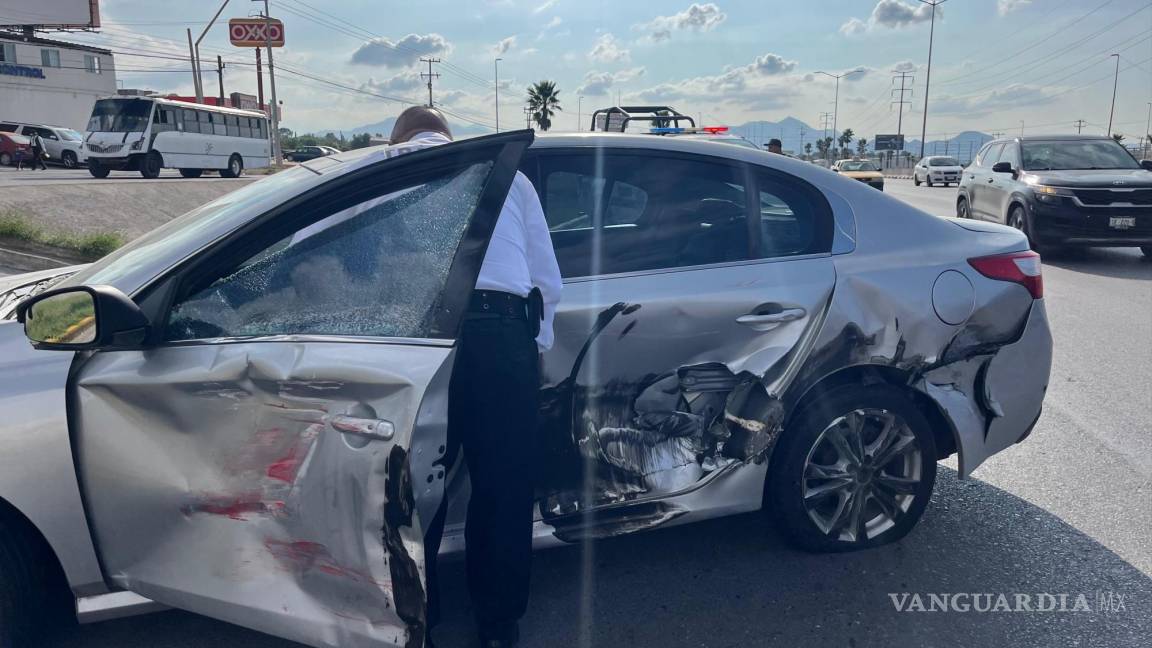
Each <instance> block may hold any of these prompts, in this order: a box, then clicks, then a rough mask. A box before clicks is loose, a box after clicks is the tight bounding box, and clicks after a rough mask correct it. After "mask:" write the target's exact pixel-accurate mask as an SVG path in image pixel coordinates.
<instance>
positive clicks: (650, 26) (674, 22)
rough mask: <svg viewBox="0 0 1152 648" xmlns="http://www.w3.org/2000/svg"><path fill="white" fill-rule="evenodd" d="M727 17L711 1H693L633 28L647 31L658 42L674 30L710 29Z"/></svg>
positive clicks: (649, 37)
mask: <svg viewBox="0 0 1152 648" xmlns="http://www.w3.org/2000/svg"><path fill="white" fill-rule="evenodd" d="M727 18H728V15H727V14H725V13H724V12H723V11H721V10H720V7H718V6H716V5H715V4H713V3H711V2H709V3H706V4H697V3H695V2H693V3H692V4H691V5H690V6H689V7H688V8H687V9H685V10H684V11H681V12H679V13H676V14H672V15H671V16H656V18H654V19H652V20H651V21H650V22H646V23H642V24H639V25H634V26H633V29H635V30H638V31H642V32H645V33H647V35H648V39H649V40H651V41H653V42H660V41H665V40H668V39H670V38H672V32H674V31H682V30H691V31H710V30H712V29H715V28H716V26H717V25H719V24H720V23H722V22H724V20H725V19H727Z"/></svg>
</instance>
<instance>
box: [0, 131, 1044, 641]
mask: <svg viewBox="0 0 1152 648" xmlns="http://www.w3.org/2000/svg"><path fill="white" fill-rule="evenodd" d="M517 169H519V170H521V171H523V172H524V173H525V174H527V175H528V176H529V177H530V178H531V179H532V181H533V182H534V184H535V186H536V188H537V190H538V191H539V193H540V196H541V200H542V202H543V204H544V208H545V212H546V215H547V219H548V223H549V226H550V229H551V230H552V237H553V242H554V245H555V248H556V252H557V256H558V259H559V262H560V265H561V269H562V271H563V274H564V276H565V287H564V298H563V301H562V303H561V306H560V310H559V312H558V314H557V317H556V324H555V331H556V344H555V346H554V348H553V349H552V350H551V351H550V352H549V353H547V354H546V355H545V357H544V359H543V362H544V384H543V386H542V388H541V401H540V402H541V410H540V431H539V437H538V439H539V444H538V455H539V461H538V471H537V475H536V483H537V504H538V506H537V512H536V515H537V521H536V527H535V528H536V531H535V533H536V541H537V545H538V546H548V545H564V544H569V543H576V542H584V541H587V540H589V539H595V538H604V537H610V536H616V535H621V534H627V533H633V532H637V531H642V530H646V529H652V528H657V527H663V526H669V525H675V524H683V523H687V522H694V521H698V520H703V519H706V518H711V517H716V516H723V515H730V514H734V513H740V512H745V511H753V510H758V509H761V508H765V509H767V510H768V511H770V513H771V515H772V517H773V519H775V520H776V521H777V522H778V524H779V526H780V527H781V528H782V529H783V531H784V532H785V534H786V535H787V536H788V537H789V538H790V539H791V540H792V541H793V542H795V543H796V544H797V545H799V546H800V547H803V548H806V549H809V550H815V551H845V550H852V549H859V548H864V547H871V546H876V545H880V544H883V543H887V542H892V541H894V540H897V539H899V538H901V537H903V536H905V535H906V534H907V533H908V532H909V531H910V530H911V529H912V528H913V527H914V526H915V524H916V522H917V520H918V519H919V518H920V515H921V513H922V512H923V511H924V507H925V506H926V505H927V504H928V500H929V498H930V495H931V492H932V487H933V482H934V480H935V476H936V462H937V461H938V460H939V459H942V458H944V457H948V456H950V455H953V454H955V455H957V457H958V462H959V471H960V473H961V475H962V476H968V475H969V474H970V473H971V472H972V471H973V470H974V469H975V468H976V467H977V466H979V465H980V463H981V462H983V461H984V460H985V459H987V458H988V457H989V456H991V455H992V454H994V453H996V452H999V451H1000V450H1003V449H1005V448H1007V447H1009V446H1011V445H1012V444H1014V443H1017V442H1019V441H1021V440H1022V439H1023V438H1024V437H1026V436H1027V435H1028V433H1029V432H1030V431H1031V429H1032V427H1033V425H1034V424H1035V422H1036V420H1037V418H1038V417H1039V415H1040V410H1041V405H1042V401H1043V397H1044V392H1045V389H1046V386H1047V382H1048V376H1049V368H1050V362H1051V344H1052V342H1051V336H1050V334H1049V331H1048V323H1047V317H1046V314H1045V310H1044V301H1043V287H1042V282H1041V276H1040V263H1039V257H1037V256H1036V255H1035V254H1034V253H1033V252H1031V251H1029V249H1028V243H1027V241H1026V239H1025V238H1024V236H1023V235H1022V234H1020V233H1019V232H1017V231H1015V230H1012V229H1009V228H1006V227H1000V226H996V225H991V224H982V223H972V222H968V221H951V220H945V219H940V218H936V217H932V216H929V215H926V214H924V213H922V212H920V211H918V210H916V209H913V208H911V207H909V206H907V205H905V204H903V203H901V202H899V201H897V200H895V199H892V198H891V197H889V196H885V195H884V194H881V193H879V192H875V191H873V190H871V189H870V188H868V187H866V186H863V185H861V183H859V182H855V181H852V180H849V179H845V178H842V177H839V176H837V175H836V174H833V173H830V172H828V171H825V170H822V169H818V168H816V167H814V166H812V165H808V164H805V163H802V162H799V161H796V160H792V159H789V158H786V157H784V156H777V155H771V154H768V153H764V152H760V151H756V150H751V149H744V148H741V147H727V146H716V145H714V144H712V143H709V142H700V141H692V140H685V139H671V138H659V137H650V136H630V135H610V134H595V135H592V134H585V135H549V136H542V137H539V138H535V139H534V137H533V135H532V133H531V132H529V131H522V132H515V133H506V134H502V135H495V136H490V137H482V138H477V139H472V140H467V141H463V142H458V143H455V144H450V145H445V146H443V147H439V148H435V149H429V150H425V151H420V152H416V153H411V154H409V155H405V156H402V157H395V156H394V155H393V154H392V151H391V150H390V149H387V148H377V149H368V150H363V151H358V152H351V153H345V154H341V155H338V156H331V157H326V158H322V159H318V160H315V161H312V162H308V163H306V164H303V165H301V166H299V167H297V168H295V169H292V170H289V171H284V172H281V173H278V174H276V175H274V176H271V177H270V178H268V179H266V180H263V181H261V182H258V183H255V184H252V185H250V186H248V187H246V188H243V189H241V190H239V191H237V192H235V193H232V194H229V195H227V196H225V197H223V198H221V199H219V200H217V201H215V202H213V203H209V204H208V205H205V206H204V207H201V208H199V209H197V210H195V211H193V212H191V213H189V214H187V215H186V216H184V217H181V218H179V219H177V220H175V221H173V222H171V223H170V224H168V225H166V226H164V227H162V228H160V229H159V230H157V231H155V232H153V233H151V234H149V235H147V236H145V237H143V238H142V239H140V240H138V241H136V242H134V243H132V244H130V245H128V246H127V247H125V248H123V249H121V250H120V251H118V252H116V253H115V254H113V255H111V256H109V257H107V258H106V259H104V260H101V261H99V262H97V263H95V264H93V265H91V266H89V267H86V268H83V269H80V270H79V271H77V272H75V274H72V275H71V276H69V277H67V278H64V279H63V280H57V282H56V283H52V281H53V280H52V279H51V278H50V277H45V276H37V277H35V278H34V281H25V282H20V281H19V280H18V281H16V282H15V283H17V284H19V285H20V287H19V290H22V291H24V292H22V293H20V294H21V297H26V299H24V301H23V302H22V303H21V304H20V305H19V307H18V309H17V310H18V314H19V318H20V320H21V321H22V322H23V323H24V330H21V328H20V327H19V326H17V325H16V324H15V323H13V322H6V323H0V351H2V354H0V362H2V363H3V371H2V372H0V417H2V418H0V420H3V421H4V426H3V428H2V429H0V444H3V448H4V451H3V452H0V498H3V501H2V502H0V519H2V520H3V522H4V524H3V525H0V544H3V545H4V547H18V548H20V549H19V551H15V550H13V551H7V552H3V551H0V559H6V558H5V557H8V556H16V557H18V559H21V560H26V561H32V563H33V564H35V567H36V569H35V570H20V569H12V568H11V566H6V565H0V578H5V579H7V580H3V581H0V590H2V591H0V598H3V595H4V594H6V593H9V594H11V593H13V592H15V593H16V594H18V595H23V596H24V597H25V598H23V599H21V598H20V597H19V596H17V598H16V600H26V601H32V602H35V603H36V604H38V605H41V609H37V608H34V607H32V605H33V604H32V603H28V604H27V607H26V608H24V609H23V611H24V612H27V613H28V615H29V618H37V617H38V616H39V615H42V614H44V613H45V611H46V610H51V609H53V608H52V605H51V602H53V601H57V602H58V601H60V600H61V598H62V597H60V596H59V593H58V592H56V591H53V590H52V586H53V585H54V584H59V586H60V587H63V588H70V594H71V599H72V600H77V601H78V602H79V608H80V611H81V617H82V618H86V619H96V618H105V617H107V616H108V615H111V614H116V613H118V612H120V611H123V610H125V609H128V608H131V609H141V607H142V606H146V605H147V604H148V603H149V602H150V601H152V602H157V603H160V604H164V605H168V606H173V607H178V608H183V609H187V610H191V611H193V612H197V613H200V614H204V615H207V616H211V617H215V618H219V619H223V620H226V621H230V622H233V623H237V624H240V625H244V626H248V627H251V628H255V629H258V630H262V631H264V632H268V633H271V634H274V635H280V636H283V637H287V638H290V639H294V640H296V641H301V642H304V643H306V644H309V645H314V646H382V645H403V646H419V645H420V643H421V641H422V637H423V631H422V630H423V623H424V606H425V599H424V597H425V594H424V591H425V590H424V576H423V569H424V561H423V555H422V551H423V544H422V536H423V533H424V529H425V528H426V525H427V524H428V523H429V522H430V520H431V518H432V514H433V512H434V511H436V510H437V507H438V505H439V503H440V502H441V501H442V498H444V497H448V498H450V499H449V520H448V534H449V537H448V538H447V541H446V542H445V550H446V551H452V550H453V549H457V548H459V547H460V546H461V544H462V521H463V513H464V509H465V504H466V502H467V497H468V479H467V473H466V467H465V466H462V465H444V463H443V462H442V457H443V454H444V451H445V445H446V430H447V425H446V416H447V393H448V379H449V376H450V373H451V370H452V362H453V357H454V347H453V345H454V337H455V333H456V331H457V328H458V324H459V316H460V314H461V312H462V311H463V306H464V304H465V301H466V299H467V298H468V295H469V292H470V291H471V288H472V286H473V284H474V282H475V279H476V275H477V273H478V270H479V266H480V261H481V260H482V258H483V254H484V250H485V249H486V245H487V241H488V237H489V235H490V233H491V231H492V227H493V224H494V222H495V219H496V217H497V215H498V213H499V210H500V206H501V205H502V203H503V200H504V196H505V194H506V193H507V191H508V187H509V185H510V183H511V181H512V178H513V174H514V173H515V171H516V170H517ZM29 286H32V288H29ZM25 335H27V336H28V337H29V338H31V341H32V344H31V345H29V344H28V341H27V340H26V339H25ZM33 347H35V348H33ZM29 573H39V574H46V575H47V576H45V577H43V578H39V579H35V580H29V579H28V578H27V575H28V574H29ZM9 574H13V575H14V576H8V575H9ZM22 576H23V577H24V578H23V580H21V577H22ZM63 598H65V599H67V598H68V597H63ZM8 600H12V599H11V597H10V598H9V599H8ZM132 606H135V607H132ZM3 609H6V608H0V611H2V610H3ZM22 619H23V618H22V617H21V618H9V619H4V618H0V628H4V627H9V628H17V629H19V625H20V623H24V624H25V625H26V626H27V621H26V620H22ZM5 639H9V637H6V636H4V635H3V631H0V645H6V644H5V643H4V641H5Z"/></svg>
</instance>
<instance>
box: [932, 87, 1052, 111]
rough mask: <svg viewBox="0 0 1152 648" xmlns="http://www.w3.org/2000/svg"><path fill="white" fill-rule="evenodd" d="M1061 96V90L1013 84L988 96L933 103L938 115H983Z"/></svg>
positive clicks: (947, 98)
mask: <svg viewBox="0 0 1152 648" xmlns="http://www.w3.org/2000/svg"><path fill="white" fill-rule="evenodd" d="M1060 96H1061V92H1060V91H1059V89H1050V88H1047V87H1043V86H1035V85H1028V84H1026V83H1013V84H1011V85H1008V86H1005V87H1003V88H999V89H997V90H995V91H993V92H991V93H989V94H986V95H971V96H956V97H952V96H942V97H940V98H939V99H935V100H933V101H932V105H931V106H930V108H931V110H932V111H934V112H938V113H946V114H962V115H983V114H987V113H991V112H997V111H1002V110H1009V109H1012V108H1021V107H1025V106H1036V105H1039V104H1046V103H1048V102H1050V101H1052V100H1054V99H1056V98H1058V97H1060Z"/></svg>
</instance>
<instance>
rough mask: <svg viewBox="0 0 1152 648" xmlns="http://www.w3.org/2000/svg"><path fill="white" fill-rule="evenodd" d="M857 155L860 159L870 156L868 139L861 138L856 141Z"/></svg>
mask: <svg viewBox="0 0 1152 648" xmlns="http://www.w3.org/2000/svg"><path fill="white" fill-rule="evenodd" d="M856 154H857V155H859V156H860V157H864V156H866V155H868V138H866V137H861V138H860V139H858V140H856Z"/></svg>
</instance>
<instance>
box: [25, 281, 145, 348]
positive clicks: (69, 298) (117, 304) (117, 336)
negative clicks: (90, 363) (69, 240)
mask: <svg viewBox="0 0 1152 648" xmlns="http://www.w3.org/2000/svg"><path fill="white" fill-rule="evenodd" d="M16 319H17V320H18V321H19V322H20V323H21V324H23V325H24V335H25V336H27V337H28V340H29V341H30V342H32V346H33V347H35V348H37V349H45V350H58V351H86V350H93V349H122V348H136V347H139V346H140V345H141V344H143V342H144V340H145V339H146V338H147V335H148V329H149V324H148V318H147V317H145V316H144V313H143V312H142V311H141V310H140V307H139V306H137V305H136V302H134V301H132V300H131V299H129V298H128V296H127V295H125V294H124V293H122V292H120V291H119V290H117V289H116V288H113V287H112V286H74V287H68V288H60V289H57V290H50V291H48V292H45V293H42V294H39V295H37V296H35V297H33V298H31V299H28V300H25V301H24V302H22V303H21V304H20V305H19V306H17V307H16Z"/></svg>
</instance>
